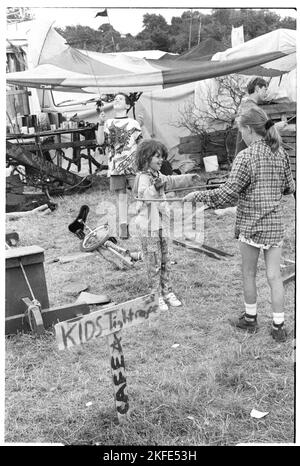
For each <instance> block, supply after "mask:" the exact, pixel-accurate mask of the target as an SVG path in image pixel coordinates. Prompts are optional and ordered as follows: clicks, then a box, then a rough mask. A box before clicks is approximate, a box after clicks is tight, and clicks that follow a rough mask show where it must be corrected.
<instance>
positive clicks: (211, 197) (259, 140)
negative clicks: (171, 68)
mask: <svg viewBox="0 0 300 466" xmlns="http://www.w3.org/2000/svg"><path fill="white" fill-rule="evenodd" d="M238 126H239V129H240V131H241V134H242V137H243V139H244V141H245V143H246V145H247V146H248V147H247V148H246V149H244V150H242V151H241V152H239V153H238V155H237V156H236V158H235V160H234V163H233V167H232V170H231V173H230V176H229V178H228V181H227V182H226V183H225V184H224V185H223V186H222V187H221V188H219V189H216V190H214V191H207V192H194V193H189V194H188V195H187V196H185V198H184V200H185V201H201V202H204V204H206V205H208V206H210V207H213V208H220V207H222V206H223V205H225V204H227V203H235V202H236V200H237V198H238V205H237V213H236V228H235V236H236V238H238V239H239V242H240V252H241V256H242V272H243V283H244V302H245V312H244V313H243V315H242V316H241V317H240V318H239V319H238V320H237V321H235V322H233V324H234V325H235V326H236V327H238V328H240V329H243V330H248V331H250V332H256V330H257V328H258V325H257V304H256V302H257V291H256V271H257V261H258V257H259V253H260V250H261V249H262V250H263V252H264V259H265V264H266V272H267V280H268V283H269V286H270V288H271V302H272V310H273V325H272V329H271V334H272V337H273V338H274V339H275V340H276V341H285V340H286V336H287V332H286V329H285V327H284V311H283V297H284V290H283V283H282V278H281V273H280V257H281V249H282V244H283V237H284V226H283V221H282V207H281V199H282V196H283V195H285V194H292V193H293V192H294V190H295V186H294V181H293V178H292V173H291V168H290V162H289V157H288V155H287V153H286V152H285V151H284V150H283V149H282V147H281V146H280V143H281V138H280V135H279V133H278V131H277V129H276V127H275V125H274V122H273V121H272V120H270V119H268V117H267V115H266V113H265V112H264V111H263V110H262V109H260V108H251V109H250V110H248V111H245V112H244V113H243V114H242V115H241V116H240V117H239V119H238Z"/></svg>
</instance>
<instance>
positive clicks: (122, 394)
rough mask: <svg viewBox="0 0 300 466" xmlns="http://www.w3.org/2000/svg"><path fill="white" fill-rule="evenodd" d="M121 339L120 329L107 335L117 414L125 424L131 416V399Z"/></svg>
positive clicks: (121, 422)
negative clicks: (129, 399)
mask: <svg viewBox="0 0 300 466" xmlns="http://www.w3.org/2000/svg"><path fill="white" fill-rule="evenodd" d="M121 340H122V337H121V332H120V331H119V332H115V333H112V334H110V335H107V337H106V342H107V346H108V351H109V362H110V369H111V376H112V382H113V388H114V397H115V405H116V410H117V416H118V420H119V423H120V424H124V423H125V422H126V421H127V420H128V418H129V401H128V395H127V382H126V373H125V361H124V354H123V349H122V345H121Z"/></svg>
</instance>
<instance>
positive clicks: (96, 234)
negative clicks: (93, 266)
mask: <svg viewBox="0 0 300 466" xmlns="http://www.w3.org/2000/svg"><path fill="white" fill-rule="evenodd" d="M109 237H110V231H109V227H108V225H100V226H99V227H97V228H95V229H94V230H92V231H90V233H88V234H87V235H85V237H84V239H83V240H82V242H81V243H80V249H81V251H83V252H92V251H95V250H96V249H98V248H99V247H100V246H102V245H103V244H104V243H105V241H107V240H108V238H109Z"/></svg>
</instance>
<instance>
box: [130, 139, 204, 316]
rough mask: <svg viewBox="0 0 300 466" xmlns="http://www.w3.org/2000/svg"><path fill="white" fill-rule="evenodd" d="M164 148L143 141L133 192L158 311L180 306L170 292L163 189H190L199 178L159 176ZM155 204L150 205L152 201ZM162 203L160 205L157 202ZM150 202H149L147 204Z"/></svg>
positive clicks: (165, 207)
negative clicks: (157, 300) (157, 296)
mask: <svg viewBox="0 0 300 466" xmlns="http://www.w3.org/2000/svg"><path fill="white" fill-rule="evenodd" d="M166 155H167V148H166V147H165V146H164V144H162V143H161V142H159V141H156V140H155V139H144V140H143V141H141V142H140V143H139V145H138V147H137V152H136V160H137V169H138V173H137V175H136V180H135V184H134V189H133V192H134V194H135V195H136V196H137V197H138V198H139V199H145V201H141V202H138V204H137V217H136V220H135V223H136V229H137V233H138V236H139V237H140V241H141V247H142V251H143V256H144V261H145V264H146V268H147V274H148V280H149V288H150V290H151V291H152V292H156V293H158V295H159V309H160V310H161V311H166V310H168V304H169V305H170V306H174V307H176V306H180V305H181V302H180V301H179V299H178V298H177V297H176V296H175V294H174V292H173V291H172V285H171V281H170V256H169V249H170V239H169V238H170V211H169V208H168V202H167V200H166V195H165V190H166V188H168V189H170V190H172V189H174V188H181V187H188V186H191V185H192V184H193V183H194V181H195V180H197V179H198V175H196V174H189V175H163V174H162V173H161V172H160V169H161V166H162V162H163V159H164V158H165V157H166ZM152 199H153V200H156V201H153V202H151V200H152ZM159 199H161V202H158V201H157V200H159ZM149 200H150V201H149Z"/></svg>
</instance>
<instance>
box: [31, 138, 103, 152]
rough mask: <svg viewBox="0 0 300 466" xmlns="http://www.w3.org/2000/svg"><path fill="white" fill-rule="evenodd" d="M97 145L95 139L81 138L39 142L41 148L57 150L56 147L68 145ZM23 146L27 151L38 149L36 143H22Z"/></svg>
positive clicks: (62, 147)
mask: <svg viewBox="0 0 300 466" xmlns="http://www.w3.org/2000/svg"><path fill="white" fill-rule="evenodd" d="M95 145H97V142H96V140H95V139H92V140H88V141H86V140H83V141H67V142H56V143H55V142H53V143H46V144H43V143H41V146H40V147H41V149H42V150H57V149H67V148H68V147H74V148H75V147H82V148H87V147H91V146H95ZM24 147H25V149H26V150H29V151H39V150H40V149H39V147H38V145H37V144H30V143H29V144H27V143H25V144H24Z"/></svg>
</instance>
